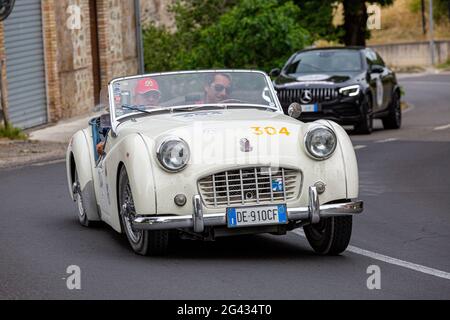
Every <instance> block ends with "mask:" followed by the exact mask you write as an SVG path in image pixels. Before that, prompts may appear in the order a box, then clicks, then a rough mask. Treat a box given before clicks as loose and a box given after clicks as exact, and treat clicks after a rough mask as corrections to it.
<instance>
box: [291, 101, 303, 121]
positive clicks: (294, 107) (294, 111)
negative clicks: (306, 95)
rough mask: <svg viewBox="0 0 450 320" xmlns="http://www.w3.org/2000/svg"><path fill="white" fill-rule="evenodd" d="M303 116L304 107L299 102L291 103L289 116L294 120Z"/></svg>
mask: <svg viewBox="0 0 450 320" xmlns="http://www.w3.org/2000/svg"><path fill="white" fill-rule="evenodd" d="M301 114H302V106H301V105H300V104H299V103H297V102H293V103H291V105H290V106H289V109H288V115H289V116H290V117H292V118H295V119H298V118H299V117H300V115H301Z"/></svg>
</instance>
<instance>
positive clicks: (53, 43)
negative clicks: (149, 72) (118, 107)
mask: <svg viewBox="0 0 450 320" xmlns="http://www.w3.org/2000/svg"><path fill="white" fill-rule="evenodd" d="M137 47H138V45H137V33H136V12H135V1H134V0H26V1H25V0H18V1H17V0H16V4H15V7H14V9H13V12H12V13H11V15H10V16H9V17H8V18H7V19H6V20H5V21H3V22H2V23H0V57H3V58H4V59H3V60H4V63H3V64H2V68H1V71H2V72H1V77H2V78H1V79H2V85H3V86H4V90H3V92H4V96H5V97H4V99H3V101H6V103H5V104H6V106H5V107H6V108H5V109H7V110H8V115H9V120H10V122H11V123H12V124H13V125H14V126H17V127H21V128H31V127H34V126H39V125H42V124H46V123H49V122H56V121H58V120H61V119H65V118H70V117H74V116H78V115H83V114H87V113H89V112H90V111H92V110H93V108H94V107H95V106H96V105H97V104H98V103H99V99H100V91H101V89H102V88H104V87H106V86H107V84H108V82H109V81H110V80H111V79H113V78H114V77H118V76H124V75H131V74H136V73H137V72H138V48H137Z"/></svg>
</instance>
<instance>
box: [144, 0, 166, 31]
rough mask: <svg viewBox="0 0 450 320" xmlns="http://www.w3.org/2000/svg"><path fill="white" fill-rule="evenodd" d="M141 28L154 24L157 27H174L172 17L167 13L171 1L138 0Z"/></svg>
mask: <svg viewBox="0 0 450 320" xmlns="http://www.w3.org/2000/svg"><path fill="white" fill-rule="evenodd" d="M140 2H141V22H142V26H143V27H145V25H148V24H149V23H154V24H155V25H157V26H161V25H163V26H166V27H168V28H173V27H174V19H173V16H172V15H171V14H170V13H169V6H170V5H171V4H172V3H173V0H140Z"/></svg>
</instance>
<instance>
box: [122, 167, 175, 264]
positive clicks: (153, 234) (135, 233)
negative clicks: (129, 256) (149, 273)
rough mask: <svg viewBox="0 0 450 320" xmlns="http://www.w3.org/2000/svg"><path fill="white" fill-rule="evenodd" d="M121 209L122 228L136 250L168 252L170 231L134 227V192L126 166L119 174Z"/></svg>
mask: <svg viewBox="0 0 450 320" xmlns="http://www.w3.org/2000/svg"><path fill="white" fill-rule="evenodd" d="M118 191H119V210H120V219H121V222H122V229H123V230H124V232H125V234H126V236H127V238H128V242H129V243H130V245H131V248H132V249H133V251H134V252H136V253H137V254H140V255H162V254H165V253H166V252H167V248H168V243H169V232H168V231H163V230H157V231H149V230H137V229H135V228H134V227H133V223H132V222H133V220H134V218H135V215H136V212H135V208H134V201H133V194H132V193H131V187H130V181H129V179H128V175H127V171H126V170H125V167H122V169H121V171H120V175H119V190H118Z"/></svg>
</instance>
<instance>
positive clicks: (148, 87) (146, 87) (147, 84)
mask: <svg viewBox="0 0 450 320" xmlns="http://www.w3.org/2000/svg"><path fill="white" fill-rule="evenodd" d="M135 91H136V94H144V93H147V92H149V91H157V92H159V85H158V82H156V80H154V79H152V78H144V79H140V80H139V81H138V83H137V85H136V89H135Z"/></svg>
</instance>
